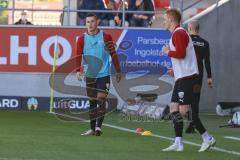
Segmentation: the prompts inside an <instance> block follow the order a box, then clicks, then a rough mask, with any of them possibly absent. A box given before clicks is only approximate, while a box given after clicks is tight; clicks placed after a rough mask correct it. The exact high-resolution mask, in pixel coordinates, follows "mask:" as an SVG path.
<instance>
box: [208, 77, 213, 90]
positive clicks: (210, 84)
mask: <svg viewBox="0 0 240 160" xmlns="http://www.w3.org/2000/svg"><path fill="white" fill-rule="evenodd" d="M207 83H208V87H209V88H213V79H212V78H208V80H207Z"/></svg>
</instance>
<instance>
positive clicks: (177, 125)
mask: <svg viewBox="0 0 240 160" xmlns="http://www.w3.org/2000/svg"><path fill="white" fill-rule="evenodd" d="M171 119H172V120H173V125H174V130H175V136H176V137H182V132H183V118H182V116H181V114H180V112H179V111H177V112H173V113H172V114H171Z"/></svg>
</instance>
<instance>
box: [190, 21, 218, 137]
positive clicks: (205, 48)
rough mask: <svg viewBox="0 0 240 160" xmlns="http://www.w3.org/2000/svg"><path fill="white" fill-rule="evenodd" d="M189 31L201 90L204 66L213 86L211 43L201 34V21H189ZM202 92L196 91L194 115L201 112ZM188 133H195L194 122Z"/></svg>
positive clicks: (208, 80)
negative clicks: (195, 56)
mask: <svg viewBox="0 0 240 160" xmlns="http://www.w3.org/2000/svg"><path fill="white" fill-rule="evenodd" d="M188 32H189V34H190V36H191V39H192V41H193V46H194V49H195V52H196V55H197V63H198V70H199V81H198V84H199V87H200V90H201V87H202V81H203V73H204V67H205V69H206V72H207V78H208V79H207V83H208V86H209V88H212V87H213V80H212V73H211V65H210V49H209V43H208V42H207V41H206V40H205V39H203V38H202V37H200V36H199V23H198V21H196V20H193V21H190V22H189V23H188ZM203 63H204V64H203ZM200 93H201V91H200V92H198V93H195V95H194V101H193V104H192V105H194V106H195V107H193V108H192V109H193V110H192V116H195V115H194V114H197V115H198V112H199V101H200ZM186 133H195V130H194V125H193V122H190V123H189V125H188V127H187V128H186Z"/></svg>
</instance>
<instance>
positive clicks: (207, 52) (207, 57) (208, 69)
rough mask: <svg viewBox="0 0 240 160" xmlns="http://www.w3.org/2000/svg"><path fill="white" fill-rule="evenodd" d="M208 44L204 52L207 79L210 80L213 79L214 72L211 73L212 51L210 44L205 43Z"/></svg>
mask: <svg viewBox="0 0 240 160" xmlns="http://www.w3.org/2000/svg"><path fill="white" fill-rule="evenodd" d="M205 44H206V48H205V51H204V53H205V54H204V57H203V59H204V66H205V69H206V72H207V77H208V78H211V77H212V72H211V63H210V49H209V44H208V42H205Z"/></svg>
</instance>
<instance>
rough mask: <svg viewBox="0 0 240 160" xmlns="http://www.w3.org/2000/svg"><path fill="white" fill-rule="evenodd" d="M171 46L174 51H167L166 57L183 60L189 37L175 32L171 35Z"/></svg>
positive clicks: (183, 32)
mask: <svg viewBox="0 0 240 160" xmlns="http://www.w3.org/2000/svg"><path fill="white" fill-rule="evenodd" d="M172 42H173V45H174V46H175V48H176V51H171V50H169V52H168V56H169V57H173V58H178V59H183V58H185V57H186V49H187V45H188V42H189V36H188V35H187V33H186V32H185V31H181V30H180V31H177V32H175V33H174V34H173V37H172Z"/></svg>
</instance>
